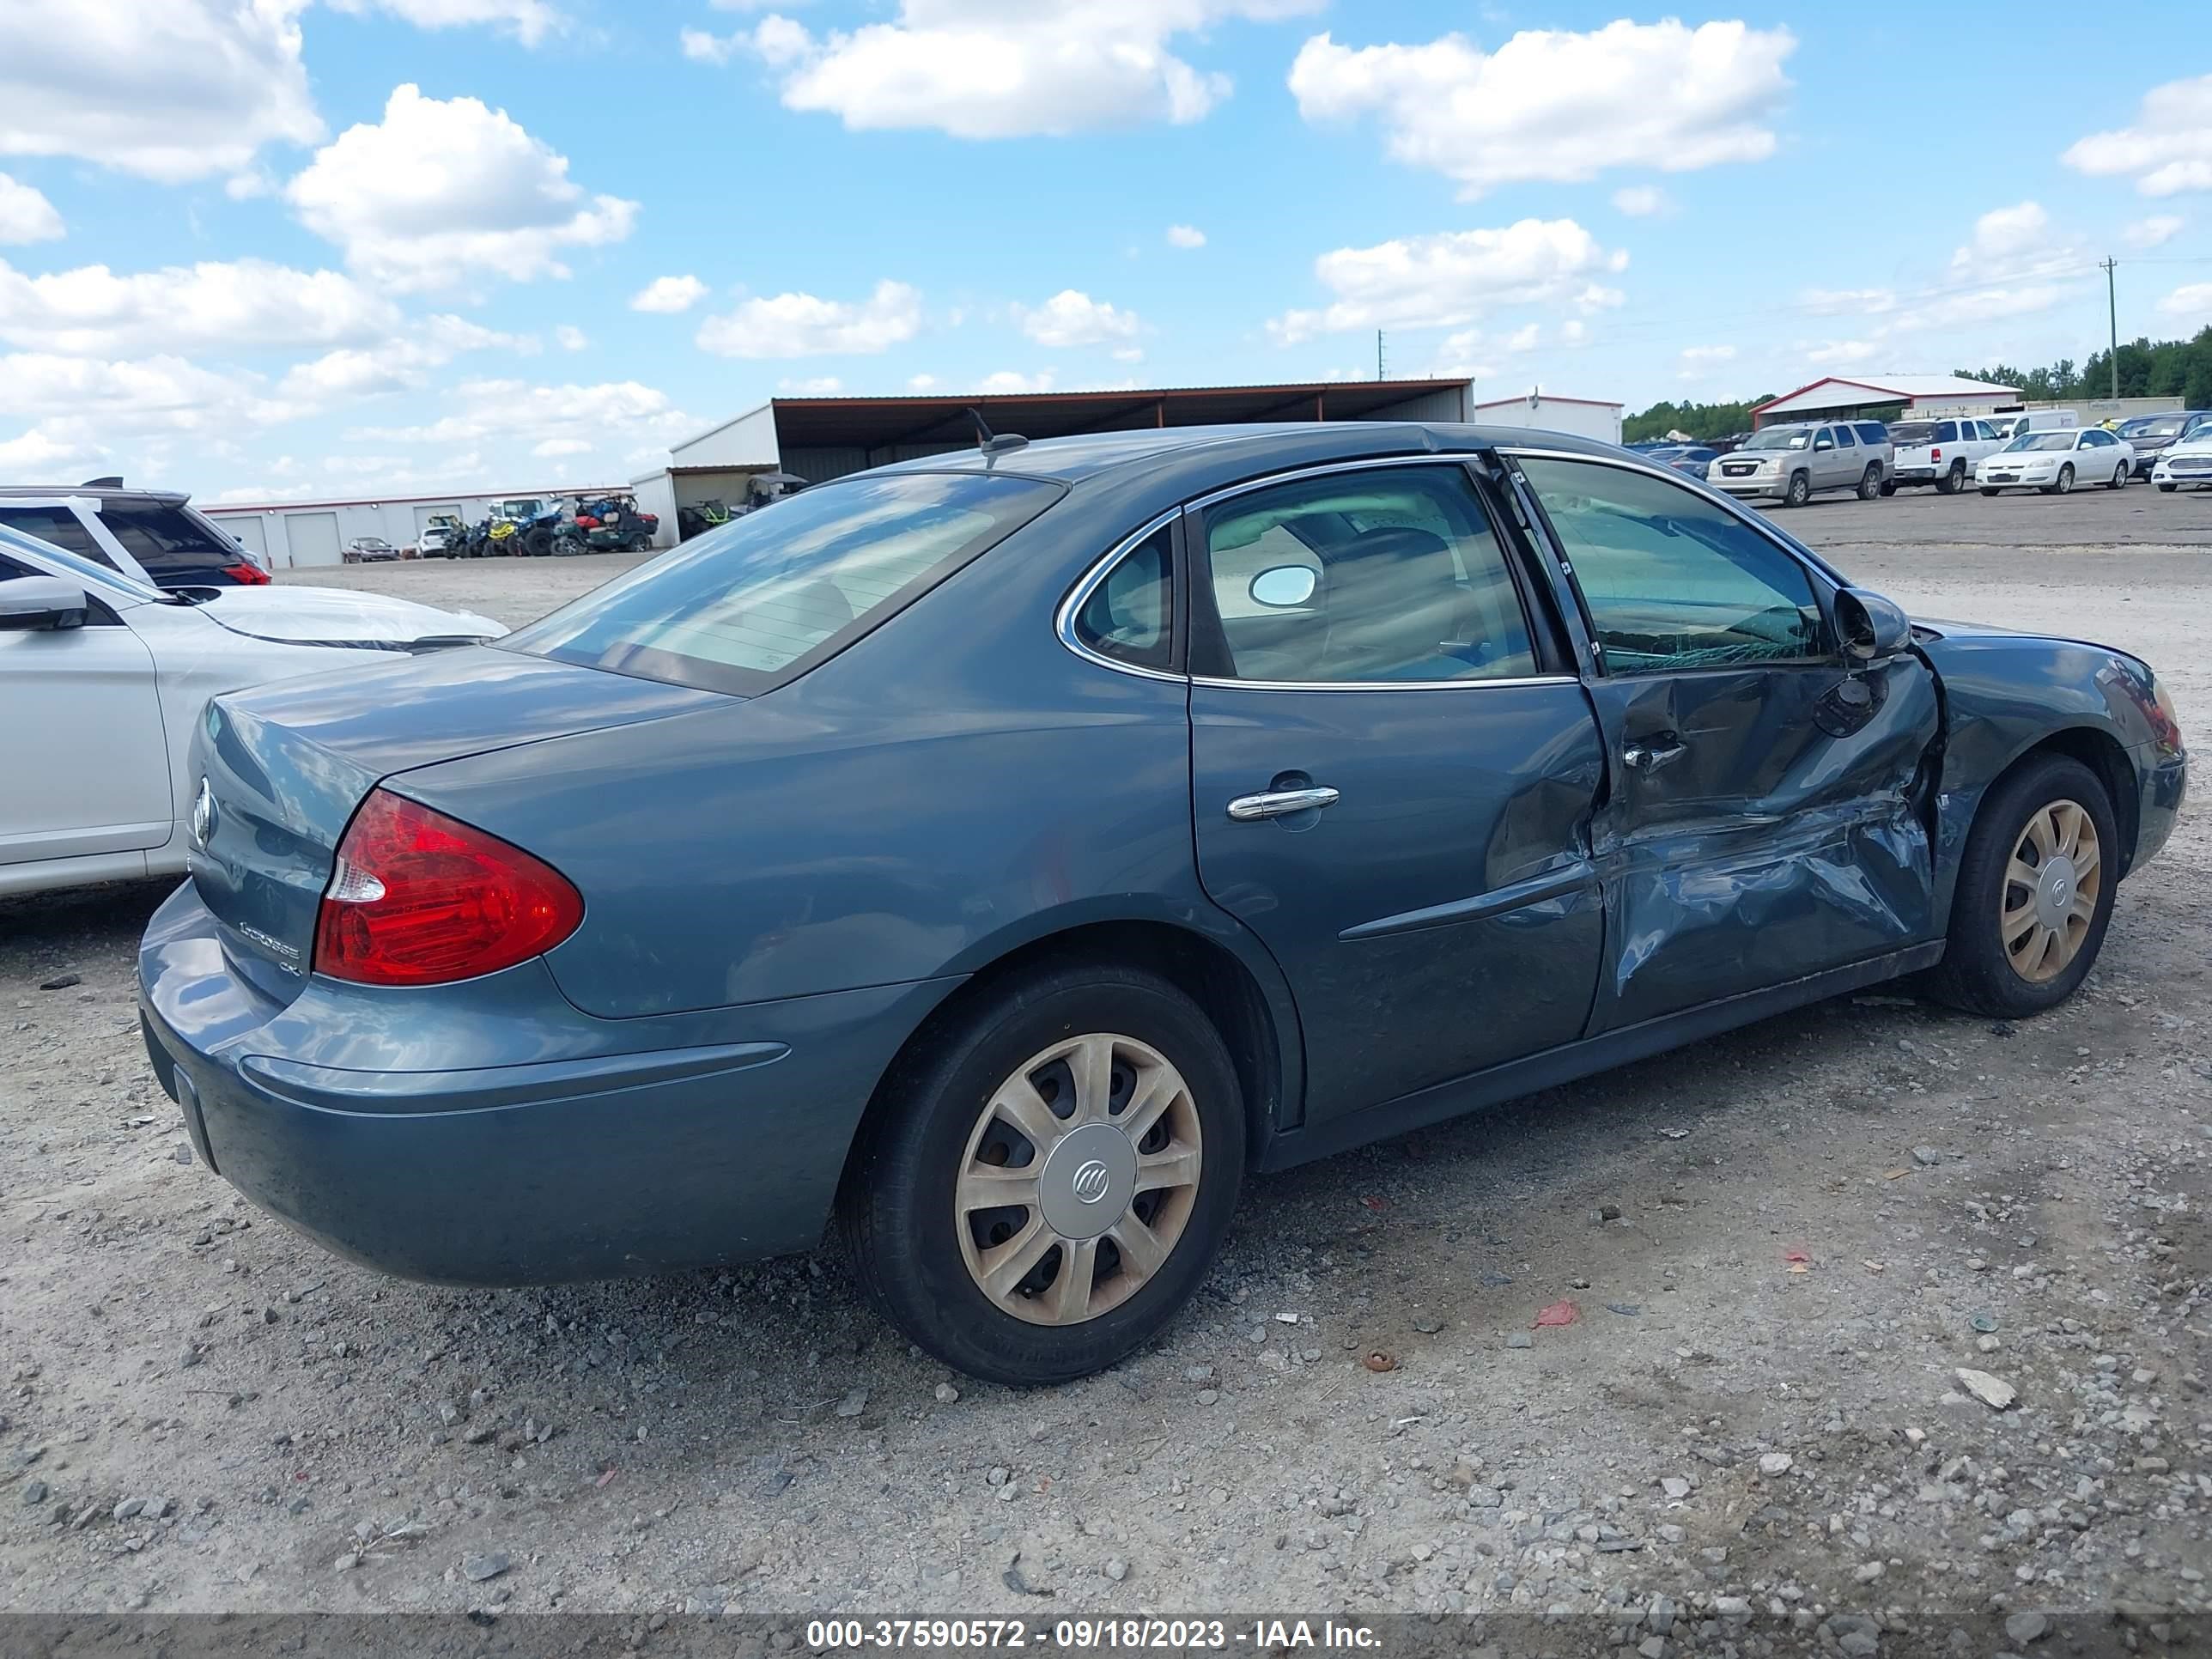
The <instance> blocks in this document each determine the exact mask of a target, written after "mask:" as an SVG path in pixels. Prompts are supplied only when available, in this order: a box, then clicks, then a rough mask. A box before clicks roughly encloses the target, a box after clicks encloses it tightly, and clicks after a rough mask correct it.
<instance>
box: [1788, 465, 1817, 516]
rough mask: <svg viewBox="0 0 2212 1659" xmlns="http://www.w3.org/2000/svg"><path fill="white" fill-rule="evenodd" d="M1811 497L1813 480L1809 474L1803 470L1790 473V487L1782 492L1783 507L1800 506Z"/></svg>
mask: <svg viewBox="0 0 2212 1659" xmlns="http://www.w3.org/2000/svg"><path fill="white" fill-rule="evenodd" d="M1812 499H1813V480H1812V477H1811V476H1810V475H1809V474H1808V473H1803V472H1793V473H1791V474H1790V487H1789V488H1788V489H1785V490H1784V491H1783V492H1782V505H1783V506H1784V507H1802V506H1804V505H1805V503H1806V502H1808V501H1811V500H1812Z"/></svg>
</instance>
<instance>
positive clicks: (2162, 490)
mask: <svg viewBox="0 0 2212 1659" xmlns="http://www.w3.org/2000/svg"><path fill="white" fill-rule="evenodd" d="M2180 488H2181V486H2180V485H2179V484H2170V483H2165V484H2160V486H2159V487H2158V493H2159V494H2160V495H2172V494H2173V492H2174V491H2175V490H2177V489H2180Z"/></svg>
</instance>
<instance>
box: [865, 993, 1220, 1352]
mask: <svg viewBox="0 0 2212 1659" xmlns="http://www.w3.org/2000/svg"><path fill="white" fill-rule="evenodd" d="M1086 1032H1112V1033H1115V1034H1116V1035H1118V1036H1127V1037H1133V1038H1135V1039H1136V1040H1137V1041H1139V1042H1144V1043H1147V1044H1149V1045H1151V1046H1152V1048H1155V1049H1157V1050H1158V1052H1159V1053H1160V1054H1162V1055H1164V1057H1166V1058H1167V1059H1168V1060H1170V1062H1171V1063H1172V1064H1173V1065H1174V1066H1175V1067H1176V1070H1177V1071H1179V1072H1181V1073H1182V1076H1183V1079H1184V1081H1185V1083H1186V1084H1188V1086H1189V1091H1190V1096H1191V1100H1192V1102H1193V1104H1194V1106H1195V1107H1196V1109H1197V1112H1198V1120H1199V1124H1200V1133H1201V1134H1202V1137H1203V1158H1204V1162H1203V1165H1202V1175H1201V1178H1200V1182H1199V1183H1198V1186H1197V1191H1196V1194H1195V1197H1194V1201H1193V1203H1192V1206H1191V1210H1190V1212H1189V1215H1188V1219H1187V1220H1186V1221H1185V1222H1184V1224H1183V1229H1182V1233H1181V1235H1180V1236H1179V1237H1177V1238H1176V1242H1175V1244H1174V1246H1173V1248H1172V1249H1170V1251H1169V1253H1168V1255H1167V1257H1166V1259H1165V1260H1164V1261H1163V1262H1162V1263H1161V1264H1160V1266H1159V1267H1158V1268H1157V1269H1156V1270H1155V1272H1154V1273H1153V1275H1152V1278H1151V1279H1149V1280H1148V1281H1146V1283H1144V1284H1143V1285H1141V1286H1140V1287H1139V1289H1138V1290H1137V1291H1135V1292H1134V1293H1133V1294H1131V1295H1130V1296H1129V1297H1128V1298H1127V1300H1126V1301H1124V1302H1122V1303H1121V1304H1119V1305H1118V1306H1115V1307H1112V1308H1109V1310H1107V1311H1105V1312H1103V1313H1100V1314H1098V1315H1097V1316H1093V1317H1091V1318H1090V1319H1087V1320H1085V1321H1084V1322H1080V1323H1076V1324H1069V1325H1043V1324H1031V1323H1030V1322H1027V1321H1025V1320H1023V1319H1020V1318H1018V1317H1016V1316H1014V1315H1012V1314H1011V1313H1007V1312H1006V1311H1004V1310H1001V1309H1000V1308H999V1307H998V1306H997V1305H995V1304H994V1303H993V1302H992V1301H991V1299H990V1298H989V1297H987V1295H986V1294H985V1292H984V1291H982V1289H981V1287H980V1286H979V1285H977V1284H976V1282H975V1279H974V1278H973V1277H972V1276H971V1274H970V1273H969V1269H968V1265H967V1262H966V1261H965V1260H964V1258H963V1254H962V1250H961V1246H960V1240H959V1237H958V1234H957V1232H956V1231H955V1228H954V1222H953V1216H952V1189H953V1183H954V1182H955V1179H956V1177H957V1172H958V1170H959V1169H960V1166H961V1164H962V1162H963V1158H964V1156H965V1154H966V1152H967V1148H968V1145H969V1135H970V1134H971V1133H973V1132H974V1130H975V1124H976V1121H977V1119H978V1116H979V1115H981V1112H982V1111H983V1110H984V1107H985V1103H986V1102H987V1101H988V1100H989V1099H990V1098H991V1097H992V1095H993V1093H994V1091H996V1090H997V1089H998V1088H999V1087H1000V1085H1002V1084H1003V1083H1004V1082H1005V1081H1006V1079H1008V1078H1009V1077H1011V1076H1012V1074H1013V1073H1015V1072H1017V1071H1018V1069H1019V1068H1020V1067H1021V1066H1022V1064H1023V1062H1024V1061H1025V1060H1028V1059H1029V1058H1030V1056H1032V1055H1035V1054H1038V1053H1039V1052H1040V1051H1042V1050H1043V1049H1045V1048H1048V1047H1050V1046H1051V1045H1052V1044H1053V1043H1054V1042H1058V1041H1060V1040H1061V1039H1064V1038H1066V1037H1068V1036H1076V1035H1079V1034H1083V1033H1086ZM879 1095H880V1098H881V1099H882V1100H883V1101H884V1102H886V1103H889V1109H885V1110H883V1111H881V1112H879V1113H878V1114H877V1115H875V1117H874V1118H873V1119H872V1121H871V1122H869V1123H868V1124H866V1126H864V1127H863V1129H862V1132H861V1139H860V1143H859V1145H858V1146H856V1147H855V1148H854V1154H853V1157H852V1159H851V1161H850V1163H849V1164H848V1167H847V1170H846V1175H845V1182H844V1186H843V1189H842V1192H841V1193H840V1194H839V1197H838V1220H839V1223H840V1226H841V1230H842V1233H843V1236H844V1240H845V1244H846V1248H847V1250H848V1254H849V1255H851V1258H852V1261H853V1263H854V1269H855V1271H856V1272H857V1273H858V1274H859V1276H860V1280H861V1283H862V1284H863V1285H865V1286H866V1290H867V1291H868V1294H869V1295H870V1297H872V1299H873V1300H874V1302H875V1303H876V1304H877V1306H878V1308H880V1309H881V1310H883V1312H884V1315H885V1316H887V1317H888V1318H889V1319H890V1321H891V1322H892V1323H893V1324H895V1325H896V1326H897V1327H898V1328H899V1329H900V1330H901V1331H902V1332H903V1333H904V1334H906V1335H907V1336H908V1338H909V1339H910V1340H913V1341H915V1342H916V1343H918V1344H920V1345H921V1346H922V1347H923V1348H924V1349H926V1350H927V1352H930V1353H931V1354H933V1355H934V1356H935V1357H936V1358H939V1359H940V1360H942V1361H944V1362H945V1364H948V1365H951V1366H953V1367H955V1368H956V1369H957V1370H961V1371H963V1372H965V1373H967V1374H968V1375H969V1376H977V1377H981V1378H983V1379H985V1380H986V1381H988V1382H993V1383H1006V1384H1007V1385H1009V1386H1011V1387H1017V1388H1022V1387H1034V1386H1038V1385H1042V1384H1046V1383H1066V1382H1071V1381H1073V1379H1075V1378H1077V1377H1080V1376H1089V1375H1090V1374H1091V1373H1092V1372H1093V1371H1097V1370H1102V1369H1103V1368H1104V1367H1106V1366H1108V1365H1110V1364H1114V1363H1115V1361H1116V1360H1118V1359H1121V1358H1124V1357H1125V1356H1127V1354H1129V1353H1131V1352H1134V1351H1135V1350H1136V1349H1138V1348H1139V1347H1142V1346H1144V1345H1145V1344H1146V1343H1147V1342H1149V1341H1151V1340H1152V1339H1153V1338H1154V1337H1155V1336H1157V1335H1158V1334H1159V1333H1160V1331H1161V1330H1162V1329H1163V1328H1164V1327H1165V1326H1166V1325H1167V1324H1168V1322H1170V1320H1172V1319H1173V1318H1174V1317H1175V1316H1176V1314H1177V1313H1178V1312H1179V1311H1180V1310H1182V1306H1183V1304H1185V1303H1186V1302H1188V1300H1189V1299H1190V1297H1192V1295H1193V1294H1194V1293H1195V1292H1196V1291H1197V1290H1198V1287H1199V1285H1200V1284H1201V1283H1202V1282H1203V1281H1204V1279H1205V1278H1206V1273H1207V1272H1208V1270H1209V1269H1210V1268H1211V1267H1212V1262H1213V1258H1214V1255H1215V1254H1216V1253H1217V1252H1218V1250H1219V1249H1220V1246H1221V1241H1222V1239H1223V1237H1225V1235H1226V1234H1227V1232H1228V1231H1229V1223H1230V1219H1231V1216H1232V1215H1233V1214H1234V1213H1235V1212H1236V1208H1237V1189H1238V1188H1239V1186H1240V1185H1241V1184H1242V1182H1243V1172H1244V1106H1243V1098H1242V1096H1241V1094H1240V1091H1239V1090H1238V1088H1237V1073H1236V1068H1235V1067H1234V1066H1232V1065H1231V1062H1230V1058H1229V1051H1228V1049H1227V1048H1226V1047H1225V1046H1224V1044H1223V1042H1222V1040H1221V1036H1220V1034H1219V1032H1218V1031H1217V1030H1215V1029H1214V1027H1213V1024H1212V1022H1211V1021H1210V1020H1208V1019H1207V1018H1206V1015H1205V1013H1204V1012H1202V1011H1201V1010H1200V1008H1199V1007H1198V1006H1197V1005H1196V1004H1195V1003H1194V1002H1192V1001H1191V1000H1190V999H1189V998H1188V997H1186V996H1184V995H1183V994H1182V993H1181V992H1180V991H1178V990H1176V988H1175V987H1173V986H1171V985H1170V984H1168V983H1167V982H1166V981H1164V980H1160V979H1156V978H1154V977H1153V976H1152V975H1149V974H1144V973H1139V972H1136V971H1134V970H1133V969H1125V968H1118V967H1109V966H1103V965H1097V966H1093V965H1088V964H1071V965H1069V966H1066V967H1063V968H1059V969H1046V970H1044V971H1042V972H1041V973H1037V974H1034V975H1024V976H1023V977H1022V978H1021V979H1019V980H1018V981H1011V982H1009V983H1007V984H1006V985H1004V986H1003V987H1000V988H999V989H998V990H996V991H995V992H992V993H989V994H987V995H986V996H985V997H984V998H983V999H982V1000H980V1001H979V1002H978V1003H977V1004H976V1005H975V1006H974V1007H972V1008H970V1009H969V1010H967V1011H966V1012H965V1013H964V1014H963V1016H962V1017H961V1018H959V1019H958V1020H957V1023H956V1024H953V1025H951V1027H949V1028H948V1029H947V1030H945V1031H944V1032H943V1033H941V1034H940V1035H939V1036H937V1037H936V1038H935V1039H934V1040H933V1041H929V1042H926V1043H925V1044H924V1045H922V1047H921V1049H920V1051H919V1052H915V1053H911V1054H908V1055H906V1056H903V1057H902V1059H901V1060H899V1062H897V1064H896V1066H895V1067H894V1069H893V1072H892V1074H891V1075H890V1077H889V1078H887V1079H885V1081H884V1087H883V1088H882V1090H881V1091H879Z"/></svg>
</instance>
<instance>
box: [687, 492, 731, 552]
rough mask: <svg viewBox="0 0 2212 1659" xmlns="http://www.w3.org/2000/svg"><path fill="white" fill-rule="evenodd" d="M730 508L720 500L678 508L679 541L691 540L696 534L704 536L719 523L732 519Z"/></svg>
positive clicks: (725, 522)
mask: <svg viewBox="0 0 2212 1659" xmlns="http://www.w3.org/2000/svg"><path fill="white" fill-rule="evenodd" d="M730 517H731V514H730V509H729V508H728V507H725V506H723V505H722V503H721V502H720V501H702V502H700V503H699V505H698V506H696V507H678V508H677V509H676V534H677V538H678V540H679V541H687V542H688V541H690V539H691V538H693V537H694V536H703V535H704V534H706V532H708V531H709V530H712V529H714V527H715V526H717V525H725V524H727V523H729V521H730Z"/></svg>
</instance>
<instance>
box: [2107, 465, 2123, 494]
mask: <svg viewBox="0 0 2212 1659" xmlns="http://www.w3.org/2000/svg"><path fill="white" fill-rule="evenodd" d="M2127 487H2128V470H2127V468H2125V467H2124V466H2116V467H2114V468H2113V469H2112V477H2109V478H2107V479H2106V481H2105V488H2106V489H2126V488H2127Z"/></svg>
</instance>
